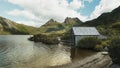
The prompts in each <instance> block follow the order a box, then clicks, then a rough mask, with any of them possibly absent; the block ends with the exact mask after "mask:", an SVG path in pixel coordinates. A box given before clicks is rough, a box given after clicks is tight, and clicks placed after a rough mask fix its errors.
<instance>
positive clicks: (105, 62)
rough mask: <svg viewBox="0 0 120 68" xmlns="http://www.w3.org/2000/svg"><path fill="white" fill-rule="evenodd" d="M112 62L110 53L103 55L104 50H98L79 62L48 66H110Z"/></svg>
mask: <svg viewBox="0 0 120 68" xmlns="http://www.w3.org/2000/svg"><path fill="white" fill-rule="evenodd" d="M111 63H112V62H111V58H110V57H109V55H102V52H98V53H96V54H94V55H91V56H88V57H86V58H84V59H81V60H78V61H77V62H76V61H75V62H72V63H70V64H66V65H61V66H52V67H47V68H108V67H109V65H110V64H111Z"/></svg>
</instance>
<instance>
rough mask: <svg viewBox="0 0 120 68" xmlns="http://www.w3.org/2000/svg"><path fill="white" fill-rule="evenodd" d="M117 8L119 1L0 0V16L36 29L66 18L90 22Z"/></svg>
mask: <svg viewBox="0 0 120 68" xmlns="http://www.w3.org/2000/svg"><path fill="white" fill-rule="evenodd" d="M118 6H120V0H0V16H2V17H5V18H8V19H11V20H13V21H15V22H18V23H22V24H26V25H31V26H37V27H38V26H40V25H43V24H45V23H46V22H47V21H48V20H49V19H54V20H56V21H58V22H63V21H64V19H65V18H66V17H78V18H79V19H80V20H81V21H87V20H91V19H94V18H97V17H98V16H99V15H101V14H102V13H104V12H110V11H112V10H113V9H115V8H117V7H118Z"/></svg>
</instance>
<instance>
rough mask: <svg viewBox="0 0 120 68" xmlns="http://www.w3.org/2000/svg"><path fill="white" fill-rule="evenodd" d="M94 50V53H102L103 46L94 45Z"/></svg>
mask: <svg viewBox="0 0 120 68" xmlns="http://www.w3.org/2000/svg"><path fill="white" fill-rule="evenodd" d="M95 50H96V51H102V50H103V46H102V45H96V46H95Z"/></svg>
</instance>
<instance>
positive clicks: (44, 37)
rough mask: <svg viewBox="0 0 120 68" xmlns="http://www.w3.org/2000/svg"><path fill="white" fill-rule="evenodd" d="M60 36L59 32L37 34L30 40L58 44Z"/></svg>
mask: <svg viewBox="0 0 120 68" xmlns="http://www.w3.org/2000/svg"><path fill="white" fill-rule="evenodd" d="M58 36H59V35H58V34H37V35H34V36H33V37H31V38H30V39H29V40H32V41H35V42H42V43H44V44H58V43H59V40H58Z"/></svg>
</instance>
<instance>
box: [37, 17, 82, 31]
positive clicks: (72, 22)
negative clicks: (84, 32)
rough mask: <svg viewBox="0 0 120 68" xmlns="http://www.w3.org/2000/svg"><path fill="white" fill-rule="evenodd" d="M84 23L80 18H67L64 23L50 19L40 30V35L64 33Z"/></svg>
mask: <svg viewBox="0 0 120 68" xmlns="http://www.w3.org/2000/svg"><path fill="white" fill-rule="evenodd" d="M80 23H82V22H81V21H80V20H79V19H78V18H70V17H67V18H66V19H65V21H64V22H63V23H60V22H57V21H55V20H53V19H50V20H49V21H48V22H46V23H45V24H44V25H42V26H41V27H40V28H39V32H40V33H64V32H66V30H68V29H70V28H71V27H72V26H76V25H78V24H80Z"/></svg>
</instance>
